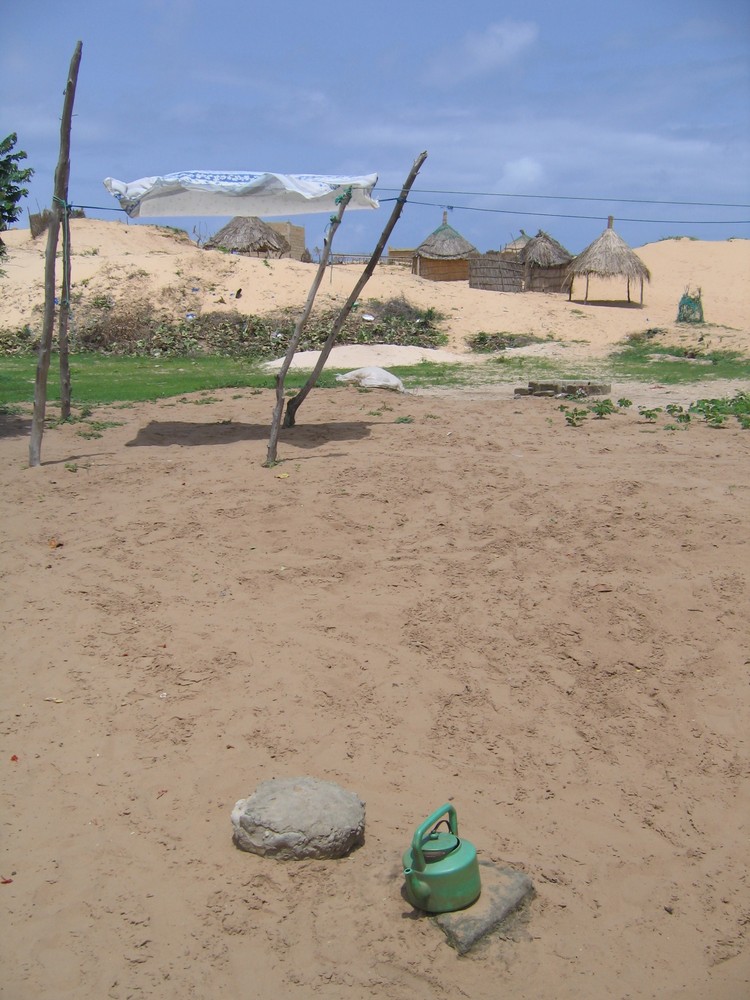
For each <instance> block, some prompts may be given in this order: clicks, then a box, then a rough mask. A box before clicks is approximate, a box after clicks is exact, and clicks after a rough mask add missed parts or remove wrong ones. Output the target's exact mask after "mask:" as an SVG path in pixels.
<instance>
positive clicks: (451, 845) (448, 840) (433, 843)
mask: <svg viewBox="0 0 750 1000" xmlns="http://www.w3.org/2000/svg"><path fill="white" fill-rule="evenodd" d="M441 822H443V823H444V822H446V821H445V820H441ZM439 826H440V823H437V824H436V825H435V826H434V827H433V828H432V830H431V831H430V832H429V833H428V834H427V836H426V837H425V839H424V840H423V841H422V853H423V854H424V859H425V861H426V862H427V863H428V864H429V863H430V862H435V861H441V860H442V859H443V858H446V857H447V856H448V855H449V854H452V853H453V852H454V851H455V850H458V848H459V847H460V846H461V841H460V840H459V838H458V837H457V836H456V835H455V834H454V833H451V832H449V833H439V832H438V827H439Z"/></svg>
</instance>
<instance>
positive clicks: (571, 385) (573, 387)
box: [515, 379, 612, 396]
mask: <svg viewBox="0 0 750 1000" xmlns="http://www.w3.org/2000/svg"><path fill="white" fill-rule="evenodd" d="M610 392H612V386H611V384H610V383H608V382H590V381H586V380H584V379H562V380H561V381H559V382H529V387H528V389H516V390H515V394H516V395H524V396H575V395H576V394H578V395H580V396H606V395H608V394H609V393H610Z"/></svg>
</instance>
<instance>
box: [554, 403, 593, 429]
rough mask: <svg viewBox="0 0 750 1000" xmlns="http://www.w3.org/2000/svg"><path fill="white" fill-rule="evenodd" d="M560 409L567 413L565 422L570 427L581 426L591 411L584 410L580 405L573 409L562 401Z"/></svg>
mask: <svg viewBox="0 0 750 1000" xmlns="http://www.w3.org/2000/svg"><path fill="white" fill-rule="evenodd" d="M558 410H561V411H562V412H563V413H564V414H565V423H566V424H567V425H568V426H569V427H580V426H581V424H582V423H583V421H584V420H586V418H587V417H588V415H589V413H590V410H582V409H579V408H578V407H574V408H573V409H572V410H571V409H570V408H569V407H568V406H566V405H565V403H561V404H560V406H558Z"/></svg>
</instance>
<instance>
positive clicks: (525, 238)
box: [500, 229, 532, 260]
mask: <svg viewBox="0 0 750 1000" xmlns="http://www.w3.org/2000/svg"><path fill="white" fill-rule="evenodd" d="M531 239H532V237H531V236H529V234H528V233H525V232H524V231H523V229H522V230H521V234H520V236H516V238H515V239H514V240H511V241H510V243H506V244H505V246H504V247H503V249H502V250H501V251H500V254H501V255H502V256H503V257H505V258H507V259H508V260H518V259H519V258H520V255H521V251H522V250H523V248H524V247H525V246H526V244H527V243H529V242H530V241H531Z"/></svg>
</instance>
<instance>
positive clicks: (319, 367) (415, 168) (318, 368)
mask: <svg viewBox="0 0 750 1000" xmlns="http://www.w3.org/2000/svg"><path fill="white" fill-rule="evenodd" d="M426 159H427V153H426V152H424V153H420V154H419V156H418V157H417V158H416V160H415V161H414V163H413V164H412V167H411V170H410V171H409V176H408V177H407V178H406V180H405V181H404V186H403V187H402V188H401V194H400V195H399V196H398V198H397V199H396V204H395V205H394V207H393V211H392V212H391V217H390V219H389V220H388V222H387V223H386V227H385V229H384V230H383V232H382V233H381V236H380V239H379V240H378V245H377V246H376V247H375V249H374V250H373V252H372V256H371V257H370V260H369V261H368V264H367V267H365V269H364V271H363V272H362V275H361V277H360V279H359V281H358V282H357V284H356V285H355V286H354V289H353V290H352V292H351V294H350V295H349V298H348V299H347V300H346V302H345V303H344V304H343V306H342V307H341V311H340V312H339V314H338V316H337V317H336V320H335V322H334V324H333V326H332V328H331V332H330V333H329V334H328V337H327V339H326V342H325V344H324V345H323V349H322V350H321V352H320V356H319V357H318V360H317V361H316V362H315V367H314V368H313V370H312V372H311V373H310V377H309V378H308V380H307V382H305V384H304V385H303V386H302V388H301V389H300V391H299V392H298V393H297V395H296V396H293V397H292V398H291V399H290V400H289V402H288V403H287V405H286V416H285V418H284V426H285V427H293V426H294V415H295V413H296V412H297V410H298V409H299V407H300V406H301V405H302V402H303V401H304V399H305V398H306V397H307V394H308V393H309V392H310V390H311V389H312V388H313V387H314V386H315V384H316V382H317V381H318V379H319V378H320V373H321V372H322V371H323V368H324V367H325V363H326V361H327V360H328V356H329V355H330V353H331V350H332V349H333V345H334V344H335V343H336V337H337V336H338V335H339V333H340V331H341V328H342V327H343V325H344V323H345V322H346V318H347V316H348V315H349V313H350V312H351V311H352V307H353V306H354V303H355V302H356V301H357V299H358V298H359V296H360V293H361V292H362V289H363V288H364V287H365V285H366V284H367V282H368V281H369V280H370V277H371V276H372V272H373V271H374V270H375V267H376V265H377V263H378V261H379V260H380V258H381V256H382V254H383V250H384V249H385V245H386V243H387V242H388V237H389V236H390V235H391V233H392V232H393V227H394V226H395V225H396V223H397V222H398V220H399V218H400V216H401V212H402V211H403V209H404V205H405V204H406V198H407V195H408V194H409V191H410V190H411V187H412V184H413V183H414V181H415V180H416V178H417V174H418V173H419V171H420V168H421V166H422V164H423V163H424V161H425V160H426Z"/></svg>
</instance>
